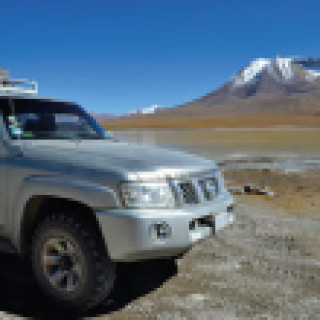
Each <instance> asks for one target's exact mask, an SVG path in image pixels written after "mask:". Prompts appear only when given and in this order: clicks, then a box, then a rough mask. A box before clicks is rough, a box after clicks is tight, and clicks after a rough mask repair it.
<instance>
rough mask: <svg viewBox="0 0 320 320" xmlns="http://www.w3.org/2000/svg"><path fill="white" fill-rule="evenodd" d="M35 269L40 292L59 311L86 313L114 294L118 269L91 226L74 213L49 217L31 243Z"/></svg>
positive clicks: (95, 230) (97, 233)
mask: <svg viewBox="0 0 320 320" xmlns="http://www.w3.org/2000/svg"><path fill="white" fill-rule="evenodd" d="M32 267H33V271H34V275H35V278H36V280H37V282H38V285H39V288H40V290H42V291H43V293H44V294H45V295H46V296H48V297H49V298H50V299H51V300H52V302H54V303H55V304H58V305H59V306H60V307H62V308H65V309H69V310H77V311H85V310H88V309H92V308H94V307H96V306H97V305H99V304H100V303H101V302H102V301H103V300H104V299H106V297H107V296H108V295H109V293H110V292H111V290H112V287H113V284H114V280H115V265H114V263H112V262H111V261H110V259H109V258H108V254H107V251H106V249H105V246H104V243H103V241H102V239H101V236H100V234H99V232H98V230H97V228H96V226H93V225H92V224H90V223H88V221H86V220H85V219H80V218H79V217H77V216H76V215H75V214H74V213H71V214H66V213H57V214H49V215H48V216H47V217H46V218H45V219H44V220H43V221H42V222H41V223H40V224H39V225H38V227H37V229H36V231H35V234H34V237H33V242H32Z"/></svg>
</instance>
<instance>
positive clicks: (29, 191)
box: [9, 175, 119, 252]
mask: <svg viewBox="0 0 320 320" xmlns="http://www.w3.org/2000/svg"><path fill="white" fill-rule="evenodd" d="M38 196H41V197H56V198H60V199H65V200H72V201H76V202H79V203H82V204H84V205H86V206H88V207H90V208H92V209H93V210H99V209H102V208H115V207H118V206H119V199H118V196H117V194H116V192H115V191H114V190H113V189H111V188H110V187H107V186H102V185H99V184H96V183H92V182H90V181H86V180H80V179H74V178H72V179H70V178H69V177H65V176H62V177H61V176H56V175H55V176H43V175H41V176H29V177H27V178H25V179H24V180H23V182H22V184H21V185H20V188H19V190H18V192H17V195H16V197H15V202H14V203H13V205H12V212H11V215H10V216H11V220H10V223H9V228H10V229H11V232H10V234H11V235H12V237H13V238H12V243H13V245H14V246H15V248H16V249H17V251H18V252H21V244H22V243H21V240H22V239H21V235H22V226H23V223H24V219H25V218H26V212H25V208H26V205H27V203H28V202H29V200H30V199H32V198H34V197H38Z"/></svg>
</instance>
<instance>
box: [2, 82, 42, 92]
mask: <svg viewBox="0 0 320 320" xmlns="http://www.w3.org/2000/svg"><path fill="white" fill-rule="evenodd" d="M37 94H38V82H37V81H33V80H26V79H14V80H9V79H0V96H10V95H32V96H33V95H37Z"/></svg>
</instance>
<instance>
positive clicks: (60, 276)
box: [42, 237, 83, 293]
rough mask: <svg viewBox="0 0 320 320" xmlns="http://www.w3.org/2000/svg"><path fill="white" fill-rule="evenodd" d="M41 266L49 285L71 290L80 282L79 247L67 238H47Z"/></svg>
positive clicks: (62, 289) (57, 288)
mask: <svg viewBox="0 0 320 320" xmlns="http://www.w3.org/2000/svg"><path fill="white" fill-rule="evenodd" d="M42 266H43V271H44V274H45V277H46V279H47V280H48V281H49V283H50V284H51V286H52V287H53V288H55V289H56V290H59V291H62V292H69V293H70V292H73V291H75V290H76V289H77V287H78V286H79V283H80V279H81V275H82V270H83V267H82V265H81V254H80V249H79V247H78V246H77V245H76V244H74V243H73V242H72V241H70V240H69V239H66V238H64V237H57V238H51V239H49V240H48V241H47V242H46V243H45V245H44V247H43V253H42Z"/></svg>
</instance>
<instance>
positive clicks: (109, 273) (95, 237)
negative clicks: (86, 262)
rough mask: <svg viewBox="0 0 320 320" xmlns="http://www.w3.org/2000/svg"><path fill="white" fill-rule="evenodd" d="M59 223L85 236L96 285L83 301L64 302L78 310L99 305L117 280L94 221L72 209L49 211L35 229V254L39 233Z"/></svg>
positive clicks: (69, 307) (84, 241) (70, 307)
mask: <svg viewBox="0 0 320 320" xmlns="http://www.w3.org/2000/svg"><path fill="white" fill-rule="evenodd" d="M52 227H58V228H63V229H65V230H67V231H69V232H72V234H73V235H77V236H79V237H81V238H82V240H83V241H82V243H85V244H86V246H87V249H88V250H87V251H88V252H89V253H90V261H91V264H92V266H93V270H94V272H93V273H92V274H91V276H92V277H93V279H92V281H93V285H92V286H91V291H90V292H87V293H86V297H85V298H83V299H82V301H77V302H74V303H73V304H70V305H63V307H65V308H67V309H71V310H72V309H76V310H78V311H86V310H89V309H92V308H94V307H95V306H97V305H99V304H100V303H101V302H102V301H103V300H104V299H105V298H106V297H107V296H108V295H109V293H110V292H111V290H112V287H113V283H114V281H115V266H114V264H113V263H112V262H111V261H110V259H109V258H108V254H107V250H106V248H105V246H104V243H103V240H102V239H101V236H100V234H99V232H98V230H97V228H96V226H93V225H92V223H90V222H89V221H87V220H86V219H85V218H84V219H83V218H80V217H79V216H76V215H75V214H70V213H63V212H59V213H51V214H48V215H47V216H46V217H45V218H44V220H43V221H41V222H40V223H39V225H38V227H37V229H36V231H35V233H34V236H33V240H32V256H33V257H34V250H33V249H34V248H35V242H36V241H37V239H38V236H39V235H40V234H42V233H43V232H46V230H48V229H50V228H52ZM34 263H35V259H34V258H32V268H33V270H34V271H35V270H36V269H35V266H34Z"/></svg>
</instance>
